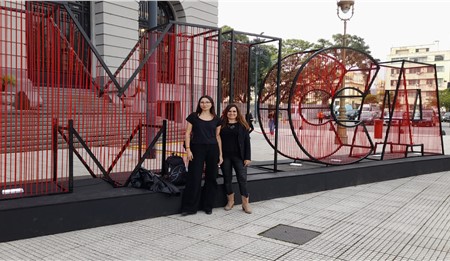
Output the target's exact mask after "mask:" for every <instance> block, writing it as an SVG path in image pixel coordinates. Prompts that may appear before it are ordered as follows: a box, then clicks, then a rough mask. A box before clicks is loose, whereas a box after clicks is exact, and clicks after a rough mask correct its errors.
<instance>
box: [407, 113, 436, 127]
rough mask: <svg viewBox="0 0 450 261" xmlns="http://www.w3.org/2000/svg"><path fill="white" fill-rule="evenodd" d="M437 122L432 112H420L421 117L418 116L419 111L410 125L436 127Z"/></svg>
mask: <svg viewBox="0 0 450 261" xmlns="http://www.w3.org/2000/svg"><path fill="white" fill-rule="evenodd" d="M421 116H422V117H421ZM438 121H439V119H438V116H437V114H436V112H435V111H434V110H422V115H420V111H417V112H416V113H415V114H414V117H413V119H412V125H413V126H427V127H431V126H436V125H437V123H438Z"/></svg>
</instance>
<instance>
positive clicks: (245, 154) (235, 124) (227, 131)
mask: <svg viewBox="0 0 450 261" xmlns="http://www.w3.org/2000/svg"><path fill="white" fill-rule="evenodd" d="M221 119H222V126H221V130H220V138H221V141H222V156H223V162H222V165H221V169H222V174H223V181H224V182H223V183H224V185H225V191H226V193H227V198H228V203H227V205H226V206H225V210H231V209H232V208H233V206H234V192H233V188H232V186H231V181H232V179H233V176H232V169H234V171H235V172H236V178H237V181H238V184H239V190H240V192H241V196H242V209H243V210H244V211H245V213H248V214H251V213H252V210H251V208H250V204H249V193H248V191H247V166H249V165H250V163H251V154H250V153H251V151H250V135H249V130H250V127H249V125H248V123H247V121H246V120H245V118H244V117H243V116H242V114H241V112H240V111H239V108H238V107H237V105H236V104H230V105H228V106H227V107H226V108H225V110H224V111H223V112H222V117H221Z"/></svg>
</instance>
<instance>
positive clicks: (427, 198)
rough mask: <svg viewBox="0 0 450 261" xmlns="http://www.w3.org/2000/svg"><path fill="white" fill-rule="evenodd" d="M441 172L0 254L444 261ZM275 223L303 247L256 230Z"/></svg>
mask: <svg viewBox="0 0 450 261" xmlns="http://www.w3.org/2000/svg"><path fill="white" fill-rule="evenodd" d="M449 197H450V172H441V173H434V174H428V175H421V176H416V177H412V178H404V179H398V180H392V181H385V182H379V183H372V184H367V185H361V186H356V187H347V188H341V189H336V190H330V191H323V192H318V193H312V194H305V195H298V196H293V197H287V198H279V199H274V200H268V201H262V202H257V203H253V204H252V206H253V210H254V213H253V214H251V215H249V214H245V213H244V212H243V211H242V210H241V209H240V205H238V206H235V208H233V209H232V210H231V211H224V210H223V209H221V208H217V209H214V210H213V214H212V215H206V214H204V213H202V212H199V213H198V214H196V215H192V216H186V217H181V216H180V215H172V216H168V217H160V218H153V219H147V220H142V221H137V222H130V223H124V224H118V225H112V226H106V227H98V228H93V229H86V230H80V231H75V232H68V233H62V234H56V235H50V236H43V237H38V238H32V239H25V240H18V241H11V242H7V243H1V244H0V253H1V255H0V259H2V260H25V259H26V260H403V259H404V260H450V252H449V250H450V241H449V240H450V199H449ZM278 224H285V225H290V226H294V227H299V228H304V229H309V230H313V231H317V232H320V233H321V234H320V235H319V236H317V237H315V238H314V239H312V240H311V241H309V242H307V243H306V244H303V245H296V244H292V243H287V242H283V241H278V240H274V239H269V238H265V237H262V236H260V235H258V234H259V233H261V232H263V231H266V230H268V229H270V228H272V227H274V226H276V225H278Z"/></svg>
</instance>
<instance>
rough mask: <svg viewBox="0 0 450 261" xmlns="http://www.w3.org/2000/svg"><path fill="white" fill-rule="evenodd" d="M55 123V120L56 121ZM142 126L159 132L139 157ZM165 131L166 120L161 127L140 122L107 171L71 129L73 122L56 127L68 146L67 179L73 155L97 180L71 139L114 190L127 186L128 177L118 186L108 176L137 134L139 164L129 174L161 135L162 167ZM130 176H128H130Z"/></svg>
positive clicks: (70, 170)
mask: <svg viewBox="0 0 450 261" xmlns="http://www.w3.org/2000/svg"><path fill="white" fill-rule="evenodd" d="M56 122H57V120H56ZM143 126H145V127H153V128H160V130H159V131H158V133H157V134H156V136H155V137H154V139H153V140H152V142H151V144H150V145H149V146H148V147H147V149H146V151H145V153H144V155H141V150H142V132H141V130H142V127H143ZM64 130H68V131H69V134H68V136H69V137H67V136H66V135H65V134H64V132H63V131H64ZM166 131H167V120H163V125H158V126H156V125H145V124H142V123H141V122H139V124H138V125H137V126H136V127H135V129H134V130H133V132H132V133H131V135H130V137H129V138H128V139H127V141H126V143H125V144H124V145H123V146H122V148H121V150H120V152H119V153H118V154H117V156H116V158H115V159H114V160H113V162H112V164H111V166H110V167H109V168H108V170H105V168H104V167H103V166H102V164H101V163H100V162H99V160H98V159H97V157H95V155H94V153H93V152H92V151H91V149H90V148H89V146H87V144H86V142H85V141H84V140H83V138H82V137H81V136H80V134H79V133H78V132H77V131H76V129H75V128H74V127H73V120H69V121H68V127H63V126H58V127H57V132H59V134H60V135H61V136H62V137H63V139H64V140H65V141H66V142H67V143H68V145H69V177H72V179H73V155H74V154H75V155H76V156H77V158H78V159H79V160H80V162H81V163H82V164H83V165H84V167H85V168H86V169H87V171H88V172H89V174H90V175H91V176H92V177H93V178H98V177H97V175H96V174H95V173H94V171H93V170H92V169H91V168H90V167H89V165H88V164H87V163H86V161H85V160H84V159H83V157H82V156H81V155H80V153H79V152H78V151H77V150H76V149H75V146H74V140H73V137H74V136H75V138H76V139H77V140H78V142H79V143H80V144H81V145H82V147H83V148H84V149H85V150H86V152H87V153H88V154H89V156H90V157H91V159H92V160H93V161H94V163H95V165H96V166H97V167H98V168H99V169H100V171H101V172H102V174H103V176H104V177H103V178H102V179H104V180H105V181H106V182H108V183H109V184H111V185H112V186H113V187H115V188H117V187H124V186H125V187H126V186H127V185H128V182H129V177H128V179H127V182H126V183H125V184H120V183H118V182H116V181H114V180H113V179H112V178H111V177H110V175H109V174H110V173H111V170H112V169H113V167H114V166H115V164H116V163H117V161H118V160H119V159H120V157H121V156H122V154H123V152H124V151H125V150H126V148H127V147H128V146H129V145H130V144H131V141H132V140H133V138H134V137H135V136H136V134H138V142H139V145H138V149H139V162H138V165H137V166H136V167H135V169H134V170H133V172H132V173H131V174H133V173H134V172H136V171H137V170H138V169H139V168H140V167H141V165H142V163H143V162H144V160H145V159H147V158H148V157H149V156H150V153H151V152H152V150H153V147H154V146H155V144H156V142H157V141H158V139H159V137H160V136H161V135H162V136H163V138H162V156H161V166H164V162H165V158H166V144H167V138H166V136H167V135H166ZM54 132H55V134H56V129H55V130H54ZM53 139H54V140H56V141H57V137H56V135H55V136H53ZM53 163H54V164H56V161H54V162H53ZM54 167H55V168H56V165H54ZM131 174H130V176H131ZM72 183H73V181H72Z"/></svg>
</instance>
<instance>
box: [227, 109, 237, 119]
mask: <svg viewBox="0 0 450 261" xmlns="http://www.w3.org/2000/svg"><path fill="white" fill-rule="evenodd" d="M227 118H228V120H236V118H237V109H236V107H231V109H230V110H229V111H228V112H227Z"/></svg>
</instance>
